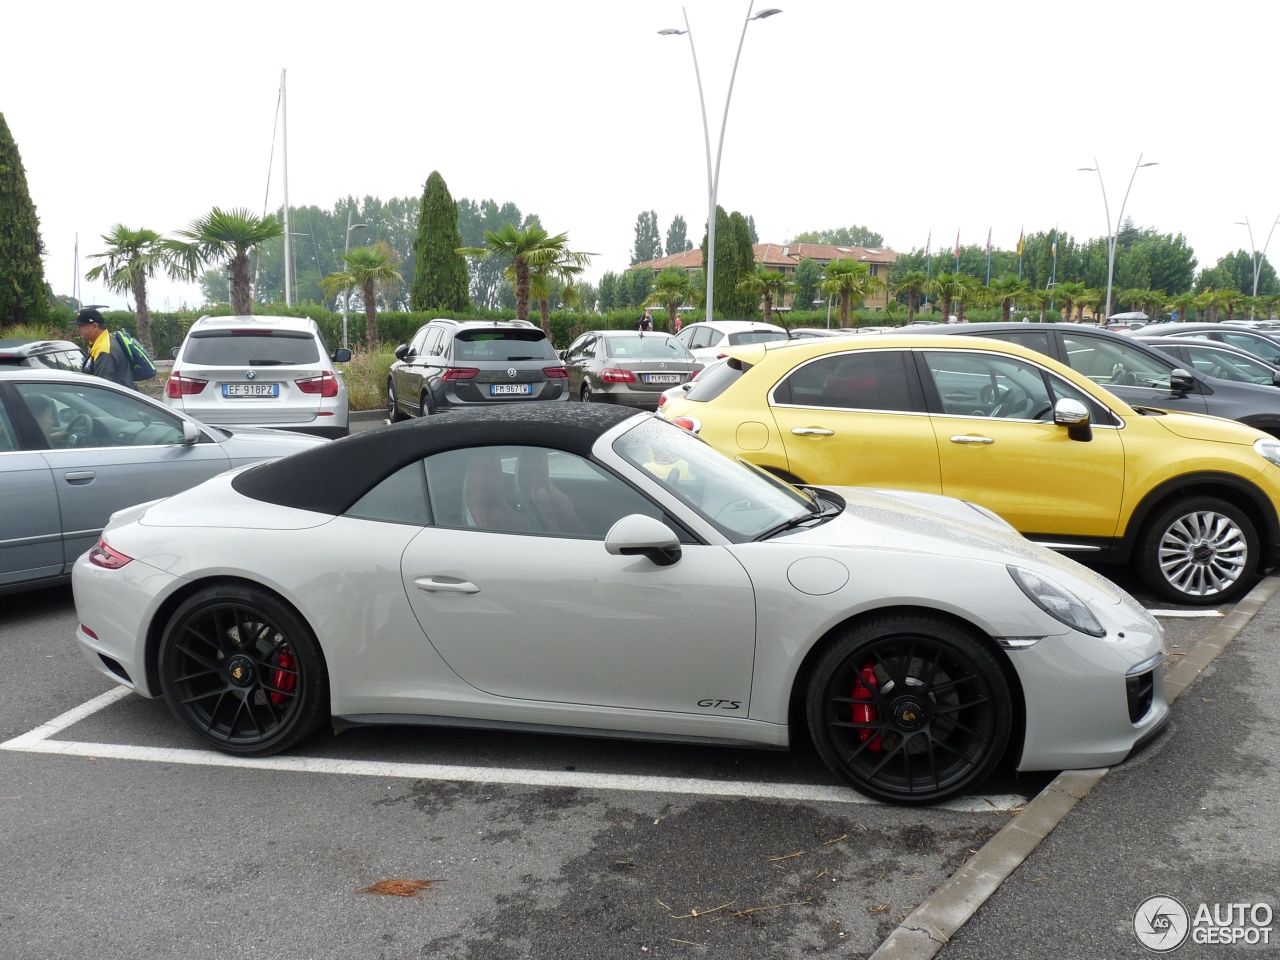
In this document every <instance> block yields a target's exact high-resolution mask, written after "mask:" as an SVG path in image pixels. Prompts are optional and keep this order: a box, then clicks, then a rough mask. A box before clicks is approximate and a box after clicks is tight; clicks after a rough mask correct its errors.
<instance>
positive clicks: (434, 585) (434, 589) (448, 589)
mask: <svg viewBox="0 0 1280 960" xmlns="http://www.w3.org/2000/svg"><path fill="white" fill-rule="evenodd" d="M413 585H414V586H415V587H417V588H418V589H419V590H425V591H427V593H479V592H480V588H479V587H477V586H476V585H475V584H474V583H468V582H467V581H465V580H438V579H436V578H435V577H421V578H420V579H418V580H415V581H413Z"/></svg>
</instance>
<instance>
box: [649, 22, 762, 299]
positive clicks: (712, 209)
mask: <svg viewBox="0 0 1280 960" xmlns="http://www.w3.org/2000/svg"><path fill="white" fill-rule="evenodd" d="M754 5H755V0H749V2H748V3H747V18H746V19H745V20H744V21H743V22H742V36H741V37H740V38H739V39H738V52H737V53H736V54H735V55H734V58H733V73H731V74H730V75H729V92H728V93H726V94H725V98H724V119H723V120H721V121H720V143H719V145H718V146H717V147H716V166H715V172H714V174H713V173H712V170H711V130H710V128H709V127H708V126H707V100H706V97H705V96H703V93H702V72H701V71H700V70H699V69H698V50H697V48H696V47H695V46H694V45H693V28H692V27H690V26H689V12H688V11H687V10H685V9H684V8H683V7H681V8H680V12H681V13H683V14H684V29H683V30H677V29H675V28H674V27H671V28H668V29H666V30H659V31H658V34H659V35H660V36H664V37H679V36H684V35H686V34H687V35H688V37H689V50H690V51H691V52H692V53H693V75H694V77H695V78H696V79H697V81H698V102H699V103H700V104H701V105H702V139H703V142H704V143H705V144H706V148H707V262H706V263H704V264H703V269H704V270H705V271H706V274H707V319H708V320H711V319H713V317H714V314H713V310H714V303H715V264H716V192H717V191H718V190H719V187H720V157H721V155H722V154H723V153H724V130H725V127H726V126H728V123H729V100H730V99H731V98H732V97H733V81H734V80H735V79H736V78H737V76H738V61H739V60H740V59H741V58H742V44H743V42H744V41H745V40H746V39H747V24H749V23H750V22H751V21H752V20H763V19H765V18H766V17H772V16H773V15H774V14H775V13H781V12H782V11H781V10H779V9H778V8H777V7H769V8H768V9H766V10H761V11H760V12H759V13H757V14H754V15H753V14H752V12H751V8H752V7H753V6H754Z"/></svg>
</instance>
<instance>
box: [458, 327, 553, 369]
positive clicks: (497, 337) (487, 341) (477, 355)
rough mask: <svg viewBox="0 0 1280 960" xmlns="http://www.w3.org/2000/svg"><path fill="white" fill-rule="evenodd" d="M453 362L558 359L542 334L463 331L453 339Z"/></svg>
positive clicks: (538, 331) (512, 331)
mask: <svg viewBox="0 0 1280 960" xmlns="http://www.w3.org/2000/svg"><path fill="white" fill-rule="evenodd" d="M453 359H454V360H455V361H457V360H495V361H501V362H502V363H510V362H512V361H514V360H556V359H558V358H557V357H556V353H555V351H554V350H552V349H551V342H550V341H549V340H548V339H547V335H546V334H545V333H543V332H542V331H541V330H463V331H461V332H460V333H459V334H458V335H457V336H456V337H454V338H453Z"/></svg>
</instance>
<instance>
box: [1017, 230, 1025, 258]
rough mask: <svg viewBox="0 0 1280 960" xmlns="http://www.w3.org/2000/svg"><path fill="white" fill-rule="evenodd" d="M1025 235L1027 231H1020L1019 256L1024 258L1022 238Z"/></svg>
mask: <svg viewBox="0 0 1280 960" xmlns="http://www.w3.org/2000/svg"><path fill="white" fill-rule="evenodd" d="M1025 233H1026V231H1025V230H1019V231H1018V256H1022V238H1023V235H1024V234H1025Z"/></svg>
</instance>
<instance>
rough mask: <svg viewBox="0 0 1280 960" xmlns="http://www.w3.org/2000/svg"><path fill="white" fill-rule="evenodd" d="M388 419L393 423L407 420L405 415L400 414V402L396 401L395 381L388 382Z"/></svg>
mask: <svg viewBox="0 0 1280 960" xmlns="http://www.w3.org/2000/svg"><path fill="white" fill-rule="evenodd" d="M387 419H388V420H390V421H391V422H392V423H399V422H400V421H401V420H403V419H405V416H404V414H403V413H401V412H400V402H399V401H398V400H396V382H395V380H393V379H388V380H387Z"/></svg>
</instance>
